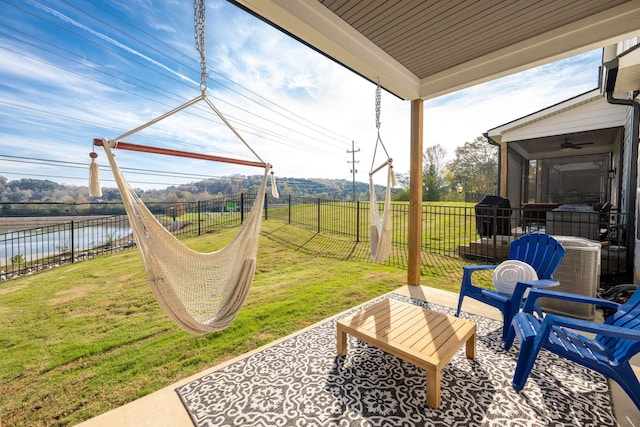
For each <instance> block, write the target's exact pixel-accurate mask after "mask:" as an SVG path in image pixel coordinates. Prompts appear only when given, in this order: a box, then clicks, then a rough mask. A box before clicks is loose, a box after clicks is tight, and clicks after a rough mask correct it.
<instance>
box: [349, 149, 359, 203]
mask: <svg viewBox="0 0 640 427" xmlns="http://www.w3.org/2000/svg"><path fill="white" fill-rule="evenodd" d="M358 151H360V149H359V148H358V149H357V150H356V147H355V142H353V141H351V151H349V150H347V153H350V154H351V160H350V161H347V163H351V164H352V166H351V176H352V177H353V201H354V202H355V201H356V173H358V171H357V169H356V163H360V161H357V162H356V153H357V152H358Z"/></svg>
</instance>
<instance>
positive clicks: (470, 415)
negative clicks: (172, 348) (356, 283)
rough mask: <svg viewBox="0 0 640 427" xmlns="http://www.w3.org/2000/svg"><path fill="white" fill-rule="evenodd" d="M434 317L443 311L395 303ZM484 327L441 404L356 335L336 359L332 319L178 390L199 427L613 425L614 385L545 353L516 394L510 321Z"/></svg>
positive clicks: (413, 374) (445, 380)
mask: <svg viewBox="0 0 640 427" xmlns="http://www.w3.org/2000/svg"><path fill="white" fill-rule="evenodd" d="M393 298H397V299H401V300H404V301H408V302H411V303H414V304H418V305H421V306H424V307H427V308H430V309H432V310H437V311H441V312H444V313H447V314H453V311H452V310H450V309H448V308H446V307H442V306H438V305H434V304H427V303H424V302H422V301H418V300H414V299H410V298H405V297H401V296H393ZM464 317H465V318H466V319H469V320H472V321H474V322H476V323H477V344H476V359H474V360H469V359H467V358H466V357H465V354H464V345H463V346H462V348H461V350H460V351H458V353H457V354H456V355H455V356H454V358H453V359H452V361H451V362H450V363H449V364H448V365H447V366H446V367H445V368H444V369H443V370H442V388H441V399H442V404H441V406H440V408H439V409H437V410H436V409H432V408H430V407H429V406H427V405H426V401H425V382H426V378H425V373H424V371H423V370H422V369H419V368H416V367H415V366H413V365H411V364H409V363H406V362H403V361H402V360H400V359H398V358H396V357H394V356H391V355H389V354H387V353H384V352H382V351H380V350H378V349H377V348H375V347H372V346H370V345H368V344H365V343H364V342H362V341H360V340H358V339H355V338H353V337H351V336H349V342H348V352H347V356H346V357H344V358H341V357H338V356H337V355H336V327H335V321H329V322H326V323H324V324H322V325H320V326H318V327H316V328H313V329H311V330H309V331H307V332H304V333H302V334H300V335H298V336H296V337H293V338H291V339H288V340H286V341H283V342H281V343H280V344H277V345H275V346H273V347H271V348H268V349H266V350H263V351H260V352H259V353H257V354H254V355H253V356H250V357H247V358H245V359H242V360H240V361H238V362H235V363H233V364H231V365H229V366H227V367H225V368H222V369H220V370H219V371H216V372H214V373H211V374H209V375H206V376H203V377H202V378H200V379H198V380H195V381H193V382H191V383H189V384H186V385H184V386H182V387H180V388H178V389H177V390H176V391H177V392H178V394H179V395H180V398H181V399H182V402H183V403H184V405H185V407H186V409H187V411H188V412H189V414H190V416H191V418H192V420H193V422H194V424H195V425H197V426H446V427H452V426H490V425H494V426H507V425H508V426H614V425H615V419H614V417H613V414H612V410H611V398H610V393H609V386H608V384H607V381H606V379H605V378H604V377H603V376H601V375H600V374H598V373H595V372H593V371H590V370H587V369H584V368H582V367H580V366H578V365H576V364H573V363H570V362H568V361H566V360H564V359H561V358H559V357H557V356H555V355H554V354H552V353H549V352H547V351H546V350H542V352H541V353H540V356H539V357H538V361H537V362H536V365H535V367H534V369H533V371H532V374H531V376H530V377H529V380H528V381H527V384H526V386H525V388H524V390H523V391H522V392H520V393H518V392H516V391H514V390H513V388H512V387H511V379H512V375H513V371H514V368H515V364H516V359H517V356H518V352H517V350H518V345H517V343H516V344H515V345H514V346H513V348H512V349H511V350H510V351H509V352H505V351H504V349H503V348H502V341H501V340H500V328H501V325H502V324H501V322H497V321H494V320H490V319H486V318H483V317H478V316H471V315H467V314H466V313H465V314H464Z"/></svg>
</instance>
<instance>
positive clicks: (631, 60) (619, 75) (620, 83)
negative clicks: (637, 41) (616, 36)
mask: <svg viewBox="0 0 640 427" xmlns="http://www.w3.org/2000/svg"><path fill="white" fill-rule="evenodd" d="M603 79H604V82H603V84H602V86H603V90H604V92H605V93H606V92H608V93H629V92H633V91H636V90H640V45H636V46H635V47H633V48H631V49H629V50H627V51H625V52H623V53H622V54H620V55H618V56H617V57H615V58H614V59H612V60H611V61H608V62H605V63H604V73H603Z"/></svg>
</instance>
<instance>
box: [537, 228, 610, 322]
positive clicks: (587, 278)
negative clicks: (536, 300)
mask: <svg viewBox="0 0 640 427" xmlns="http://www.w3.org/2000/svg"><path fill="white" fill-rule="evenodd" d="M553 237H554V238H555V239H556V240H557V241H558V242H560V244H561V245H562V246H563V247H564V249H565V250H566V253H565V256H564V259H563V260H562V262H561V263H560V266H559V267H558V269H557V270H556V272H555V274H554V275H553V277H554V278H555V279H556V280H559V281H560V285H559V286H556V287H553V288H549V289H550V290H554V291H560V292H570V293H572V294H580V295H587V296H590V297H595V296H596V292H597V291H598V286H599V285H600V250H601V245H600V243H599V242H594V241H592V240H588V239H583V238H580V237H570V236H553ZM540 306H541V307H542V310H543V311H546V312H549V313H555V314H560V315H563V316H570V317H577V318H581V319H586V320H593V318H594V316H595V307H594V306H593V305H591V304H579V303H575V302H572V301H562V300H552V299H549V298H544V299H540Z"/></svg>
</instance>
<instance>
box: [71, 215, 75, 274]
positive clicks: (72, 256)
mask: <svg viewBox="0 0 640 427" xmlns="http://www.w3.org/2000/svg"><path fill="white" fill-rule="evenodd" d="M73 228H74V227H73V220H71V263H72V264H73V263H74V262H75V252H74V250H73V247H74V246H75V245H74V243H75V242H74V240H75V239H74V233H73Z"/></svg>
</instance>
